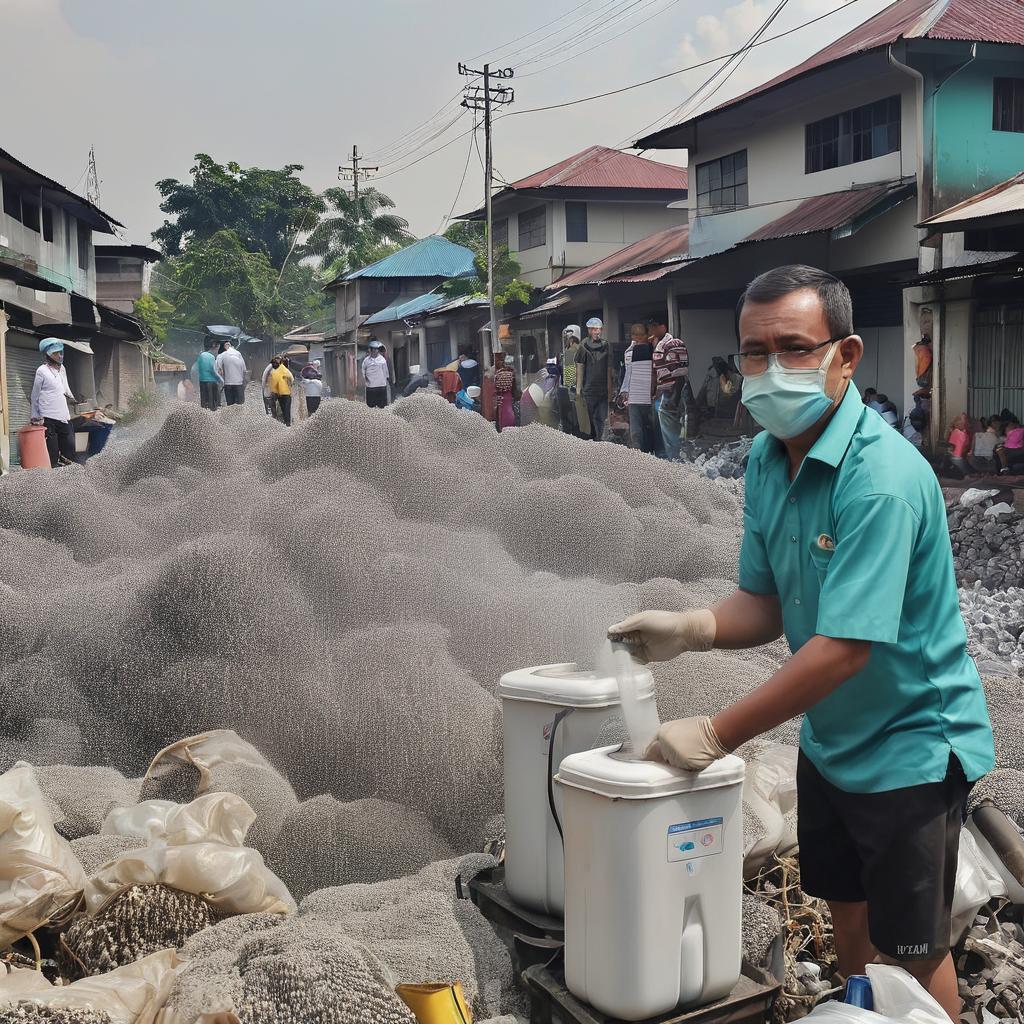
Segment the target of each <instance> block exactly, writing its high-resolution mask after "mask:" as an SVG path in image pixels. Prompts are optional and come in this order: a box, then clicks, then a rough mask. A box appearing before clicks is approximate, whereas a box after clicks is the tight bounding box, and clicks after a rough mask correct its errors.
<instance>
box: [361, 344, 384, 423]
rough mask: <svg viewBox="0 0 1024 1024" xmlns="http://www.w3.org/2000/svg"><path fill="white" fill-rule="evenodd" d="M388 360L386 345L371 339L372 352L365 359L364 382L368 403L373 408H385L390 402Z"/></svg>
mask: <svg viewBox="0 0 1024 1024" xmlns="http://www.w3.org/2000/svg"><path fill="white" fill-rule="evenodd" d="M388 377H389V374H388V361H387V359H385V358H384V346H383V345H382V344H381V343H380V342H379V341H378V340H377V339H376V338H372V339H371V340H370V354H369V355H368V356H367V357H366V358H365V359H364V360H363V382H364V383H365V384H366V404H367V405H368V406H369V407H370V408H371V409H383V408H384V407H385V406H386V405H387V404H388Z"/></svg>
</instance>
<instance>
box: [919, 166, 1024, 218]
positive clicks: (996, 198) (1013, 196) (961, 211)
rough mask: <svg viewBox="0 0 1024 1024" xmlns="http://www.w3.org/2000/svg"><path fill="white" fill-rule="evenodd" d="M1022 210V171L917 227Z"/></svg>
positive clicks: (1023, 203)
mask: <svg viewBox="0 0 1024 1024" xmlns="http://www.w3.org/2000/svg"><path fill="white" fill-rule="evenodd" d="M1021 211H1024V171H1021V172H1020V173H1019V174H1015V175H1014V176H1013V177H1012V178H1010V179H1008V180H1007V181H1001V182H1000V183H999V184H998V185H993V186H992V188H989V189H986V190H985V191H984V192H979V193H978V194H977V195H976V196H971V197H970V198H969V199H965V200H964V201H963V202H962V203H957V204H956V206H951V207H950V208H949V209H948V210H943V211H942V213H937V214H936V215H935V216H934V217H929V218H928V220H926V221H922V222H921V223H920V224H919V225H918V227H933V226H938V225H943V226H949V225H952V224H957V223H960V222H962V221H968V220H970V221H974V220H980V219H981V218H983V217H996V216H998V215H1000V214H1003V213H1019V212H1021Z"/></svg>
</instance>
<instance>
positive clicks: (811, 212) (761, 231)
mask: <svg viewBox="0 0 1024 1024" xmlns="http://www.w3.org/2000/svg"><path fill="white" fill-rule="evenodd" d="M913 194H914V189H913V186H911V185H905V184H903V183H902V182H885V183H884V184H881V185H872V186H871V187H869V188H855V189H849V190H847V191H845V192H830V193H828V194H826V195H823V196H815V197H814V198H813V199H805V200H804V201H803V202H802V203H801V204H800V205H799V206H797V207H796V209H795V210H790V212H789V213H787V214H784V215H783V216H782V217H779V218H778V219H777V220H773V221H770V222H769V223H768V224H765V225H764V227H762V228H758V230H757V231H755V232H753V233H752V234H750V235H747V237H746V238H744V239H743V241H742V242H740V243H739V244H740V245H743V244H744V243H746V242H767V241H769V240H771V239H774V238H791V237H793V236H794V235H811V234H816V233H818V232H821V231H835V230H837V229H839V228H844V227H850V226H853V225H854V224H855V222H856V221H858V220H859V219H861V218H863V217H866V216H869V215H870V214H872V213H884V212H885V211H886V210H889V209H892V207H893V206H896V205H898V204H899V203H901V202H903V201H904V200H905V199H909V198H910V197H911V196H912V195H913ZM851 234H852V232H851Z"/></svg>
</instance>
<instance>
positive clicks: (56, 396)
mask: <svg viewBox="0 0 1024 1024" xmlns="http://www.w3.org/2000/svg"><path fill="white" fill-rule="evenodd" d="M39 351H40V352H42V354H43V362H42V365H41V366H39V367H38V369H37V370H36V376H35V380H33V382H32V409H31V414H32V422H33V423H35V424H37V425H41V426H45V427H46V448H47V450H48V451H49V453H50V465H51V466H52V467H54V468H55V469H56V467H57V466H67V465H70V464H71V463H72V462H74V459H75V432H74V431H73V430H72V429H71V410H70V409H69V408H68V399H71V401H72V403H73V402H74V401H75V396H74V395H73V394H72V392H71V388H70V386H69V385H68V374H67V371H66V370H65V369H64V342H62V341H61V340H60V339H59V338H43V340H42V341H41V342H39Z"/></svg>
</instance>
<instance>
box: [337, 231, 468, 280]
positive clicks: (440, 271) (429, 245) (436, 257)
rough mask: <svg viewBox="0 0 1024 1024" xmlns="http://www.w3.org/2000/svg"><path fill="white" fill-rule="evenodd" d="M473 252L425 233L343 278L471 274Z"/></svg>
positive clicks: (465, 275)
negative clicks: (410, 243) (424, 235)
mask: <svg viewBox="0 0 1024 1024" xmlns="http://www.w3.org/2000/svg"><path fill="white" fill-rule="evenodd" d="M475 273H476V268H475V267H474V266H473V251H472V249H467V248H466V247H465V246H464V245H456V244H455V243H454V242H449V241H448V239H447V238H443V237H442V236H441V235H428V236H427V237H426V238H421V239H420V240H419V241H418V242H413V243H412V245H407V246H406V247H405V248H404V249H399V250H398V252H393V253H392V254H391V255H390V256H385V257H384V259H382V260H377V262H376V263H371V264H370V265H369V266H368V267H361V268H360V269H359V270H353V271H352V272H351V273H349V274H346V275H345V276H344V277H343V278H342V280H343V281H354V280H355V279H356V278H357V277H472V276H473V275H474V274H475Z"/></svg>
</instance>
